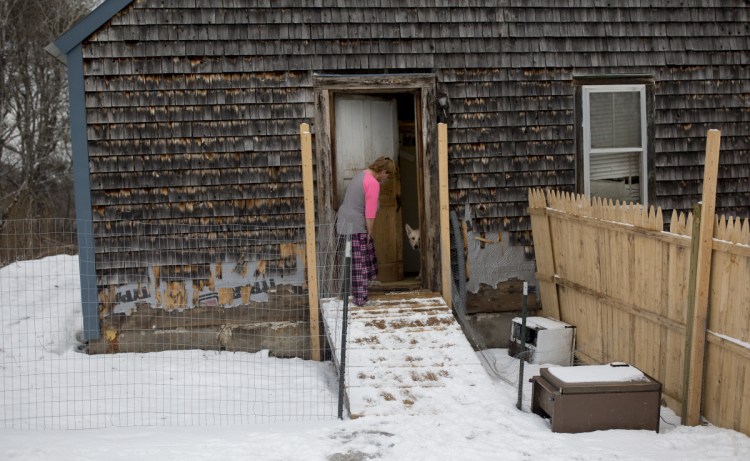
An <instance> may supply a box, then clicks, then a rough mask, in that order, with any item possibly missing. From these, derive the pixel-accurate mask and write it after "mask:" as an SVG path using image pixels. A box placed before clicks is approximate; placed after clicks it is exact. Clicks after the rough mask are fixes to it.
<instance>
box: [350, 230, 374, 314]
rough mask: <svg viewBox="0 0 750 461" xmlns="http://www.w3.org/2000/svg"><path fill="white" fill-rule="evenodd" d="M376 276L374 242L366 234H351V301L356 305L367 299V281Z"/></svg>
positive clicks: (363, 302)
mask: <svg viewBox="0 0 750 461" xmlns="http://www.w3.org/2000/svg"><path fill="white" fill-rule="evenodd" d="M377 276H378V258H377V257H376V256H375V243H374V242H373V241H372V239H369V238H367V234H352V301H353V302H354V304H356V305H357V306H362V305H364V304H365V303H366V302H367V300H368V299H369V290H368V286H369V282H370V280H374V279H375V277H377Z"/></svg>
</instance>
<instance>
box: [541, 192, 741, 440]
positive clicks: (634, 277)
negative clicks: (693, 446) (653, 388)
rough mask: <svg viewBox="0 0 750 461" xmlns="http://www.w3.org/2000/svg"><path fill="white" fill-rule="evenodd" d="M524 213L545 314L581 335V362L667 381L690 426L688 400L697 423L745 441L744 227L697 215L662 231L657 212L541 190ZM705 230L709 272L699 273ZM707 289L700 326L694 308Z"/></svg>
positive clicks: (669, 398) (668, 397) (669, 399)
mask: <svg viewBox="0 0 750 461" xmlns="http://www.w3.org/2000/svg"><path fill="white" fill-rule="evenodd" d="M703 210H704V213H705V211H706V208H705V204H704V208H703ZM696 211H697V212H700V208H697V209H696ZM529 212H530V214H531V221H532V230H533V235H534V245H535V252H536V258H537V268H538V273H537V280H538V282H539V285H540V291H541V300H542V306H543V312H544V313H545V315H549V316H552V317H556V318H559V319H561V320H562V321H564V322H567V323H570V324H573V325H575V326H576V327H577V340H576V357H577V359H578V360H579V361H580V362H583V363H608V362H613V361H624V362H628V363H630V364H632V365H634V366H636V367H638V368H640V369H641V370H643V371H644V372H646V373H647V374H649V375H651V376H652V377H653V378H655V379H657V380H658V381H660V382H661V383H662V385H663V393H662V395H663V399H664V401H665V403H666V404H667V405H668V406H669V407H670V408H672V409H673V410H675V411H676V412H677V414H681V415H683V421H684V422H685V417H686V414H687V413H689V412H690V408H689V404H690V402H691V400H692V401H694V402H697V403H696V405H697V409H696V411H700V412H701V413H696V414H697V415H700V414H702V415H703V416H704V418H705V419H707V420H708V421H709V422H711V423H712V424H714V425H717V426H721V427H725V428H731V429H735V430H738V431H741V432H743V433H745V434H748V435H750V223H748V220H747V219H745V220H744V221H741V220H739V219H734V218H725V217H723V216H722V217H718V218H717V217H715V215H714V214H713V209H711V216H710V218H711V219H712V221H711V222H709V224H710V225H709V226H703V225H701V226H700V228H699V226H698V225H695V226H694V224H698V222H702V220H701V219H700V216H696V217H695V218H694V216H693V213H690V214H688V215H685V214H677V213H673V215H672V217H671V224H670V230H669V232H665V231H663V228H664V221H663V218H662V213H661V210H660V209H654V208H653V207H651V208H649V209H646V208H645V207H642V206H640V205H637V204H620V203H612V202H611V201H605V200H601V199H598V198H590V197H585V196H581V195H572V194H568V193H560V192H555V191H546V192H544V191H542V190H539V189H535V190H530V191H529ZM694 220H695V221H696V222H695V223H694ZM706 227H707V228H711V227H712V228H713V229H712V231H713V232H712V233H711V234H710V235H712V238H711V239H709V242H708V243H709V245H707V247H708V248H709V250H708V251H709V253H708V258H707V259H706V260H707V261H708V263H707V264H709V265H710V267H704V268H703V269H699V264H697V262H698V260H699V259H700V258H698V253H699V251H698V244H697V241H698V234H699V233H700V230H701V229H703V228H706ZM693 235H696V238H695V239H693ZM691 255H692V257H691ZM691 260H692V261H693V264H692V270H691ZM701 270H702V271H701ZM706 271H707V272H706ZM696 272H698V273H700V274H704V275H703V276H701V275H696ZM706 274H710V275H706ZM691 276H692V279H691ZM701 277H706V278H707V280H705V282H704V283H705V284H706V285H707V286H705V287H702V288H701V286H702V285H701ZM696 285H698V286H697V287H696ZM701 289H703V290H704V291H706V295H707V311H705V319H704V320H703V323H702V322H701V318H700V313H699V312H698V313H696V311H695V309H694V307H693V306H695V304H696V301H695V300H696V295H695V293H696V292H697V291H700V290H701ZM699 297H700V295H699V296H698V298H699ZM696 322H697V323H696ZM702 325H705V327H703V328H701V327H702ZM693 332H697V334H694V333H693ZM701 333H703V334H701ZM696 346H702V347H696ZM691 354H692V355H691ZM691 373H693V376H691ZM696 373H698V375H695V374H696ZM696 383H697V384H696ZM696 393H697V395H696ZM701 405H702V406H701ZM697 419H698V418H697V416H696V418H695V421H693V422H691V421H690V420H689V419H688V420H687V423H688V424H691V423H692V424H695V423H696V422H697Z"/></svg>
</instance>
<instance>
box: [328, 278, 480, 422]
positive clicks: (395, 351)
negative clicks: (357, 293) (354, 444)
mask: <svg viewBox="0 0 750 461" xmlns="http://www.w3.org/2000/svg"><path fill="white" fill-rule="evenodd" d="M321 305H322V311H323V318H324V323H325V330H326V334H327V335H328V339H329V343H330V344H331V345H332V347H333V348H334V350H335V354H334V355H335V357H336V362H337V365H338V361H339V359H340V356H341V348H340V343H341V320H340V319H341V310H342V308H343V303H342V302H341V300H338V299H329V300H324V301H323V302H322V303H321ZM351 307H352V308H350V310H349V326H348V334H347V345H348V347H347V350H346V395H347V398H348V403H349V410H350V415H351V417H352V418H358V417H361V416H368V415H393V414H408V415H420V414H436V413H442V412H445V411H449V409H450V408H451V405H450V403H451V402H458V403H459V404H465V403H468V401H470V400H474V398H473V396H477V395H485V392H484V391H485V390H487V391H490V392H491V389H490V388H491V386H492V382H491V381H490V379H489V377H488V376H487V374H486V372H485V370H484V368H483V367H482V365H481V363H480V362H479V359H478V358H477V355H476V354H475V352H474V350H473V349H472V347H471V345H470V344H469V342H468V341H467V340H466V337H465V336H464V334H463V332H462V331H461V327H460V326H459V325H458V323H457V322H456V320H455V319H454V317H453V314H452V313H451V310H450V308H449V307H448V306H447V305H446V304H445V301H444V300H443V298H442V297H441V296H440V295H439V294H438V293H434V292H429V291H413V292H398V293H383V294H377V293H375V294H371V298H370V302H369V303H368V304H367V305H366V306H365V307H356V306H351ZM478 388H483V389H482V392H478V391H479V390H480V389H478ZM485 388H486V389H485Z"/></svg>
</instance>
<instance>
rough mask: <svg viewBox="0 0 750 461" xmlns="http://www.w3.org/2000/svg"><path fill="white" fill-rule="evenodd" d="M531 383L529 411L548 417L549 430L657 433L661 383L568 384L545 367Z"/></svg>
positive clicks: (649, 379)
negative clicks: (613, 430)
mask: <svg viewBox="0 0 750 461" xmlns="http://www.w3.org/2000/svg"><path fill="white" fill-rule="evenodd" d="M539 374H540V376H534V377H533V378H531V381H532V383H533V390H532V398H531V411H532V412H534V413H536V414H538V415H540V416H542V417H549V418H550V419H551V423H552V432H568V433H574V432H590V431H599V430H607V429H647V430H653V431H656V432H659V409H660V406H661V383H659V382H658V381H656V380H654V379H653V378H651V377H650V376H648V375H646V374H645V373H644V376H645V377H646V378H647V380H644V381H615V382H585V383H570V382H564V381H561V380H559V379H558V378H557V377H555V376H554V375H553V374H551V373H550V372H549V370H548V369H547V368H541V369H540V370H539Z"/></svg>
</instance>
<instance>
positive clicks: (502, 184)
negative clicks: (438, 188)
mask: <svg viewBox="0 0 750 461" xmlns="http://www.w3.org/2000/svg"><path fill="white" fill-rule="evenodd" d="M459 3H460V4H461V6H458V5H459ZM459 3H457V2H449V1H444V0H438V1H426V0H399V1H396V0H368V1H362V0H358V1H353V0H351V1H338V2H329V1H322V0H316V1H310V2H294V1H290V0H282V1H269V0H265V1H263V0H258V1H240V0H215V1H211V2H207V1H206V2H204V1H201V0H174V1H161V0H158V1H157V0H136V1H134V2H133V3H132V4H131V5H130V6H129V7H127V8H125V9H124V10H123V11H121V12H120V13H118V14H117V15H115V16H114V17H113V18H112V20H111V21H109V23H108V24H106V25H105V26H104V27H102V28H101V29H100V30H99V31H97V32H96V33H94V34H93V35H92V36H91V37H90V38H89V39H87V40H86V41H85V42H84V44H83V55H84V73H85V91H86V112H87V119H88V120H87V121H88V136H89V153H90V159H89V165H90V169H91V187H92V191H91V194H92V206H93V210H94V232H95V235H96V251H97V258H96V266H97V275H98V278H97V283H98V285H99V287H100V288H101V289H102V290H105V289H107V290H110V288H111V287H112V286H119V285H126V284H133V283H136V284H137V283H154V281H153V280H151V279H149V268H151V270H152V271H153V267H160V268H162V269H161V270H162V273H170V274H172V275H171V277H175V278H179V277H184V279H185V280H189V282H186V283H190V284H192V285H194V286H199V287H200V286H202V284H204V285H208V284H209V283H210V278H211V274H212V270H214V269H212V267H215V265H216V264H223V263H236V262H237V261H240V260H242V259H243V258H249V259H251V260H263V261H264V267H265V268H267V270H268V271H269V272H268V274H276V275H277V276H278V277H286V276H291V275H292V274H296V273H297V272H298V271H299V270H300V269H301V268H300V267H299V265H298V264H299V263H298V261H297V259H296V258H294V257H290V253H289V252H287V253H284V254H282V248H281V245H280V244H281V243H286V244H289V243H291V244H299V243H301V242H303V241H304V232H303V228H304V221H303V201H302V187H301V170H300V164H301V160H300V155H299V133H298V130H299V124H300V123H302V122H312V123H313V125H314V122H315V120H314V118H315V106H314V88H313V73H314V72H327V73H342V74H343V73H370V72H372V73H394V72H409V71H412V72H419V73H425V72H428V73H433V74H434V75H435V76H436V81H437V92H438V93H441V92H442V93H446V94H447V95H448V96H449V99H450V106H449V115H450V118H449V122H450V124H449V142H450V146H449V170H450V177H449V181H450V194H449V195H450V201H451V205H452V207H454V208H455V209H457V210H458V212H459V213H458V214H459V216H464V215H468V219H467V220H466V225H467V229H468V232H469V233H471V235H482V234H485V235H486V234H488V233H492V234H494V235H503V236H506V235H507V237H504V238H506V240H505V241H504V244H506V245H508V246H509V248H510V249H511V251H513V252H516V253H519V252H521V250H523V251H522V253H523V254H524V255H525V257H526V261H527V263H526V264H527V266H529V265H530V266H529V267H524V272H528V270H529V269H530V268H533V259H532V258H533V248H532V238H531V233H530V221H529V218H528V213H527V210H526V207H527V204H526V203H527V191H528V188H529V187H531V186H541V187H545V186H550V187H555V188H557V189H562V190H571V191H572V190H573V189H574V187H575V180H576V178H575V163H576V160H575V152H576V140H575V126H574V121H575V98H574V94H575V90H574V87H573V85H572V83H571V82H572V79H573V76H574V75H587V74H597V75H601V74H649V75H653V77H654V81H655V88H654V108H655V113H654V125H655V126H654V138H655V139H654V146H655V152H654V153H653V160H654V165H655V170H654V172H653V174H654V178H655V188H656V190H655V200H654V203H653V204H655V205H659V206H662V207H664V208H665V209H667V210H669V209H671V208H677V209H681V210H685V209H688V208H689V207H690V206H691V205H692V203H693V202H695V201H697V200H699V192H700V185H701V181H700V174H701V173H700V172H701V167H700V165H701V163H702V158H703V151H704V146H705V139H704V138H705V133H706V130H707V129H709V128H717V129H720V130H721V131H722V134H723V138H722V160H721V171H720V181H719V195H718V202H717V210H718V212H719V213H731V214H738V215H742V216H747V215H748V214H749V213H750V137H749V136H748V121H749V120H750V109H749V107H748V106H749V104H748V101H749V100H750V65H748V64H750V63H748V61H749V60H750V53H749V51H750V42H749V40H750V39H748V36H750V33H748V32H749V31H748V27H749V25H748V24H750V17H749V16H750V14H749V11H750V7H749V6H748V4H747V2H745V1H740V0H734V1H728V2H727V1H720V0H713V1H698V0H692V1H687V2H679V3H678V2H671V1H658V2H657V1H653V2H650V1H645V0H633V1H625V2H617V5H619V6H617V7H613V6H610V5H611V2H603V1H594V0H581V1H577V2H573V3H571V2H569V1H545V2H541V1H530V2H522V5H523V6H511V2H507V1H499V2H498V1H489V0H467V1H464V2H459ZM334 5H335V6H334ZM435 199H436V198H435ZM466 210H468V212H467V213H466V214H465V211H466ZM665 216H669V213H668V212H667V213H665ZM122 221H125V222H128V223H132V222H135V221H137V222H143V223H146V224H145V225H144V226H141V227H139V229H138V234H137V236H136V237H134V236H131V235H128V234H127V233H126V232H119V230H121V229H122V227H121V226H123V224H121V222H122ZM127 225H128V226H130V225H131V224H127ZM214 225H230V226H236V227H234V228H233V231H236V232H237V233H238V235H239V234H241V232H242V231H247V232H250V230H249V228H247V229H245V228H244V227H243V226H259V225H260V226H264V227H265V226H267V229H268V231H267V232H265V233H264V240H263V241H262V242H260V243H254V244H253V245H250V246H248V245H246V241H247V238H246V240H245V243H242V244H238V245H235V244H234V243H232V242H231V241H227V240H222V238H223V237H221V235H222V234H221V233H220V232H219V233H217V232H213V231H216V230H220V229H217V228H211V227H209V226H214ZM176 226H177V227H176ZM113 229H116V230H117V231H113ZM165 235H176V238H175V239H173V240H172V241H171V243H170V241H168V240H165V239H163V238H162V237H163V236H165ZM158 236H161V237H158ZM157 237H158V238H157ZM246 237H247V236H246ZM253 241H254V242H255V240H253ZM185 242H191V243H187V244H186V243H185ZM192 242H194V243H192ZM198 242H217V244H218V245H219V246H220V247H221V248H220V249H219V250H215V249H214V250H211V249H209V248H207V246H206V245H203V243H201V244H199V243H198ZM164 245H166V246H164ZM194 247H195V248H194ZM186 249H187V250H190V251H185V250H186ZM155 250H159V251H155ZM170 251H171V254H172V257H165V255H169V254H170ZM124 254H127V256H124ZM514 254H515V253H514ZM469 263H470V265H471V260H470V261H469ZM212 265H213V266H212ZM493 270H494V269H493ZM470 271H471V273H473V274H475V275H476V276H477V277H478V278H480V279H481V280H482V281H483V283H489V284H490V285H492V284H495V283H499V282H503V281H504V280H502V279H501V278H502V277H506V276H508V274H509V273H508V271H506V270H500V271H494V272H490V269H489V268H483V267H482V266H481V265H478V266H477V267H474V268H471V267H470ZM478 271H480V272H481V271H487V274H490V273H497V274H502V275H498V276H497V277H500V278H498V279H497V280H494V279H493V280H489V282H488V281H487V280H486V278H487V277H480V274H479V273H478ZM151 274H152V275H153V272H151ZM186 274H187V275H186ZM260 275H264V274H260ZM261 278H262V277H261ZM243 283H244V282H243ZM247 283H248V284H252V283H254V281H253V280H248V281H247ZM104 304H106V303H103V305H102V306H101V307H102V309H103V310H105V311H107V310H108V309H111V308H113V307H114V306H108V305H104Z"/></svg>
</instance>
